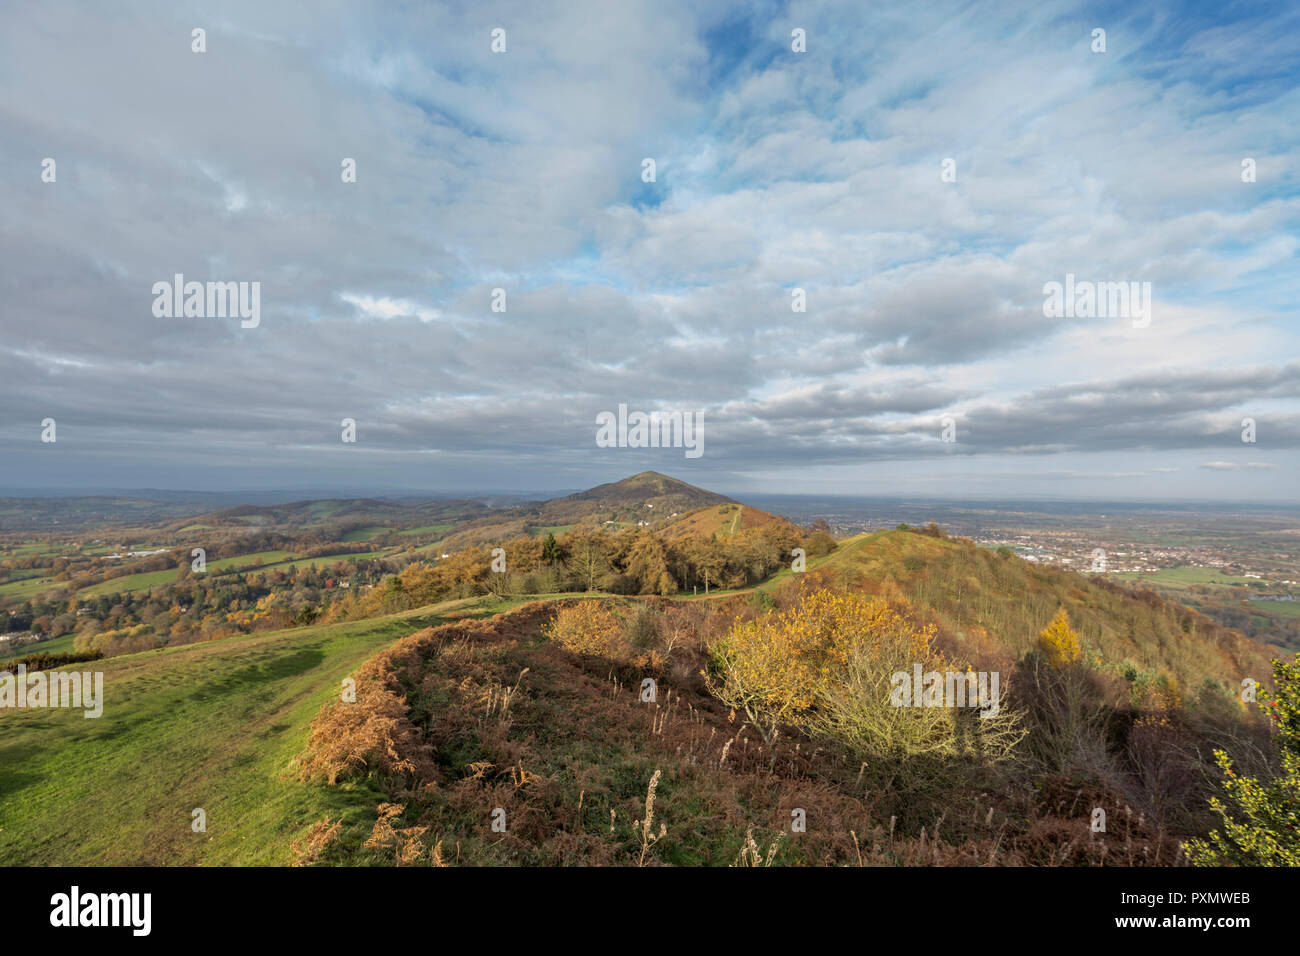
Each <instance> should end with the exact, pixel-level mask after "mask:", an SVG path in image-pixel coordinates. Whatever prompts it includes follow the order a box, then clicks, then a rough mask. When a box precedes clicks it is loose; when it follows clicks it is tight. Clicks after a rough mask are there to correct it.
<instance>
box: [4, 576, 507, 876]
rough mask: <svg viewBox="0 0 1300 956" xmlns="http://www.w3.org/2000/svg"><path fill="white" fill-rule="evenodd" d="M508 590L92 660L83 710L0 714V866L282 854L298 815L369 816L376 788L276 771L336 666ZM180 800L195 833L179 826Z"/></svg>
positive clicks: (346, 668)
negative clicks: (93, 712) (93, 714)
mask: <svg viewBox="0 0 1300 956" xmlns="http://www.w3.org/2000/svg"><path fill="white" fill-rule="evenodd" d="M517 603H520V602H518V601H513V602H496V603H488V601H487V600H486V599H470V600H461V601H452V602H447V603H444V604H441V605H437V606H436V607H430V608H423V609H420V610H416V611H409V612H406V613H403V614H398V615H393V616H390V617H385V618H376V619H373V620H367V621H358V622H351V623H346V624H332V625H326V626H324V627H309V628H295V629H291V630H285V631H274V632H268V633H265V634H255V635H251V636H248V637H240V638H228V639H225V640H220V641H212V642H209V643H204V644H192V645H189V646H185V647H177V648H163V649H161V650H156V651H147V652H144V653H140V654H128V655H124V656H122V657H115V658H112V659H110V660H107V661H100V662H96V663H95V664H94V665H92V666H93V669H95V670H101V671H103V673H104V696H105V703H104V714H103V716H102V717H100V718H99V719H94V720H92V719H86V718H85V717H83V716H82V713H81V712H80V711H67V710H13V711H5V712H3V713H0V728H2V729H0V767H3V768H4V773H3V774H0V865H13V864H28V865H33V864H39V865H45V866H49V865H85V864H90V865H124V864H142V865H183V864H209V865H212V864H218V865H220V864H235V863H239V864H250V865H257V864H281V865H283V864H287V863H288V862H289V860H290V849H289V845H290V842H291V841H292V840H293V839H295V838H298V837H300V836H301V835H302V833H303V832H304V831H305V830H306V829H307V828H308V827H310V825H311V824H313V823H314V822H316V821H317V820H319V819H321V818H322V817H323V816H325V815H326V814H330V815H331V816H332V817H333V818H338V817H340V816H342V817H343V818H344V819H345V824H346V823H352V822H356V821H358V820H361V819H369V818H370V817H373V815H374V806H375V803H376V802H377V801H378V800H379V799H380V797H379V795H377V794H376V793H373V792H371V791H370V790H369V789H366V788H361V789H358V788H356V787H352V786H341V787H335V788H322V787H307V786H302V785H300V784H298V783H297V782H296V780H295V779H294V778H293V775H292V773H291V771H290V765H291V762H292V760H293V758H294V756H295V755H296V754H297V753H298V752H299V751H300V750H301V749H302V747H303V745H304V743H305V742H306V734H307V730H308V727H309V725H310V724H311V721H312V720H313V719H314V718H315V716H316V714H317V713H318V712H319V710H320V708H321V706H322V705H323V704H324V703H325V702H326V701H327V700H329V699H330V698H331V697H332V696H333V695H334V694H336V693H337V692H338V688H339V682H340V681H341V680H342V678H344V677H346V676H347V675H348V674H349V673H350V672H351V671H352V670H353V669H354V668H355V667H356V666H357V665H358V664H359V663H360V662H362V661H363V660H365V659H366V658H367V657H369V656H370V655H371V654H373V653H374V652H375V651H376V650H378V649H379V648H380V647H382V646H384V645H386V644H389V643H391V642H392V641H394V640H396V639H398V638H400V637H403V636H405V635H407V634H409V633H411V632H413V631H415V630H418V629H419V628H422V627H427V626H430V625H435V624H440V623H443V622H444V618H443V617H442V615H444V614H446V613H447V612H449V611H453V610H472V611H474V612H475V613H476V614H484V615H486V614H490V613H495V612H496V611H499V610H503V609H506V608H507V607H510V606H514V605H515V604H517ZM195 808H202V809H203V810H205V811H206V813H207V832H206V833H194V832H192V831H191V828H190V821H191V813H192V811H193V810H194V809H195Z"/></svg>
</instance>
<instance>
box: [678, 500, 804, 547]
mask: <svg viewBox="0 0 1300 956" xmlns="http://www.w3.org/2000/svg"><path fill="white" fill-rule="evenodd" d="M762 528H781V529H785V530H787V531H789V532H790V533H791V534H794V535H798V534H800V533H801V532H800V530H799V528H797V527H796V526H795V525H794V524H793V523H792V522H790V521H788V520H786V519H785V518H782V517H780V516H778V515H774V514H769V513H768V512H766V511H761V510H759V509H758V508H751V507H749V506H748V505H742V504H737V503H733V504H722V505H713V506H712V507H710V508H701V509H699V510H698V511H692V512H689V513H688V514H684V515H680V516H678V517H676V518H671V519H670V520H669V521H668V523H667V524H665V525H661V526H660V527H658V528H657V529H656V530H657V531H659V532H660V533H661V534H662V535H663V536H664V537H665V538H667V539H669V540H670V541H678V540H681V539H683V538H708V537H712V536H714V535H716V536H717V537H718V538H720V539H725V538H730V537H731V536H732V535H734V534H737V533H738V532H741V531H757V530H760V529H762Z"/></svg>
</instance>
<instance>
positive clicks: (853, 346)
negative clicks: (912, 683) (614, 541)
mask: <svg viewBox="0 0 1300 956" xmlns="http://www.w3.org/2000/svg"><path fill="white" fill-rule="evenodd" d="M698 6H705V7H706V8H707V9H705V10H703V11H701V10H699V9H695V7H698ZM196 27H197V28H202V29H204V30H205V31H206V45H207V49H206V52H203V53H195V52H193V51H192V49H191V31H192V30H193V29H194V28H196ZM495 28H501V29H504V30H505V31H506V51H505V52H504V53H494V52H493V51H492V50H491V47H490V44H491V31H492V30H493V29H495ZM795 29H801V30H803V31H804V32H805V35H806V42H807V51H806V52H804V53H796V52H794V51H793V50H792V49H791V33H792V31H793V30H795ZM1095 29H1103V30H1105V39H1106V49H1105V52H1095V51H1094V50H1093V49H1092V46H1093V43H1094V40H1093V31H1094V30H1095ZM1298 73H1300V10H1298V9H1297V8H1296V7H1295V6H1294V5H1286V4H1255V3H1238V4H1226V5H1224V4H1213V5H1211V4H1150V5H1142V6H1141V8H1140V9H1134V8H1133V6H1132V5H1127V4H1100V5H1099V4H1088V5H1082V4H1068V3H1026V4H1007V3H990V4H970V5H961V4H924V3H909V4H899V5H893V4H862V3H853V2H846V3H786V4H778V3H759V4H707V5H698V4H688V3H672V2H668V3H664V2H654V3H651V2H644V3H636V2H619V3H572V2H570V3H554V4H548V3H492V2H488V3H482V4H473V5H464V4H451V5H441V4H418V5H404V6H402V7H393V6H392V5H382V6H369V5H366V4H357V3H347V4H331V3H322V4H318V5H315V6H313V8H312V10H311V13H310V15H305V14H304V13H303V12H302V11H301V10H299V9H297V8H296V5H289V4H278V3H266V2H258V3H251V2H250V3H225V4H221V5H220V6H209V5H204V4H197V3H196V4H184V3H182V4H163V3H126V4H122V5H115V6H113V7H112V8H104V7H103V6H102V5H98V4H90V3H87V4H71V3H54V4H47V5H40V6H30V7H19V6H6V7H5V8H4V9H2V10H0V94H2V95H0V203H3V208H4V209H5V210H6V214H5V216H4V217H3V219H0V243H2V244H3V248H0V256H2V257H3V262H4V263H5V266H4V268H3V269H0V406H2V407H3V408H4V411H5V414H4V415H3V417H0V455H2V456H3V460H4V461H5V469H4V473H3V476H2V477H0V487H9V488H19V487H20V488H33V487H48V488H51V489H63V490H66V489H74V488H87V489H91V488H105V487H112V488H132V487H168V488H181V489H231V488H234V489H238V488H248V489H255V488H256V489H260V488H301V487H311V488H322V487H333V486H337V487H340V488H343V487H346V488H349V489H362V488H365V489H373V491H374V493H383V492H385V491H398V490H401V491H431V492H432V491H439V490H449V489H466V488H480V489H484V490H488V489H536V490H546V489H552V488H573V487H580V486H586V485H593V484H597V483H599V482H601V481H606V480H611V479H616V478H619V477H622V476H624V475H627V474H632V473H634V472H637V471H641V470H644V469H647V468H654V469H657V470H660V471H663V472H666V473H669V474H673V475H676V476H678V477H681V478H683V479H685V480H688V481H692V482H694V483H696V484H700V485H704V486H707V487H716V488H719V489H721V490H725V491H729V492H743V491H745V490H755V491H757V490H765V491H773V492H789V493H799V492H807V493H814V494H826V493H835V492H842V493H856V494H870V495H880V494H885V495H891V494H897V495H907V494H924V495H926V496H930V497H934V496H943V495H949V496H952V497H954V498H956V497H968V496H1004V497H1016V496H1033V497H1041V496H1051V495H1057V496H1061V497H1083V498H1087V497H1096V498H1105V499H1112V500H1114V499H1124V498H1138V499H1171V500H1173V499H1186V498H1195V499H1216V498H1217V499H1222V500H1231V501H1243V502H1250V501H1278V500H1294V498H1295V492H1294V485H1295V480H1294V477H1293V476H1294V474H1295V471H1296V466H1297V464H1300V454H1298V452H1297V449H1298V447H1300V348H1298V346H1300V328H1298V327H1297V321H1296V303H1297V302H1298V301H1300V295H1298V293H1300V288H1298V286H1300V280H1298V279H1297V277H1298V276H1300V269H1297V244H1298V242H1300V238H1298V235H1297V224H1298V222H1300V176H1298V175H1297V160H1296V155H1297V152H1296V146H1297V143H1296V140H1297V138H1300V93H1298V92H1297V90H1298V89H1300V84H1297V82H1296V81H1297V74H1298ZM47 157H48V158H53V159H55V160H56V163H57V178H56V181H55V182H43V181H42V178H41V172H42V160H43V159H45V158H47ZM345 157H350V158H353V159H355V160H356V163H357V181H356V182H355V183H344V182H342V181H341V177H340V175H339V171H340V163H341V161H342V159H343V158H345ZM646 158H653V159H654V160H655V165H656V173H657V175H656V178H655V181H654V182H644V181H643V179H642V168H643V167H642V162H643V160H644V159H646ZM1248 158H1249V159H1252V160H1254V163H1255V171H1256V177H1255V181H1254V182H1243V179H1242V162H1243V160H1245V159H1248ZM948 159H951V160H953V162H954V163H955V171H956V178H955V181H945V180H944V178H943V177H942V176H941V171H942V168H943V163H944V161H945V160H948ZM178 272H179V273H184V274H185V276H186V277H187V279H191V280H199V281H206V280H213V281H258V282H260V283H261V296H262V312H261V321H260V323H259V325H258V326H257V327H256V328H241V327H240V323H239V322H238V321H231V320H229V319H221V318H198V317H191V318H188V319H176V318H159V317H156V316H155V315H154V314H153V312H152V310H151V304H152V301H153V296H152V295H151V288H152V286H153V284H154V283H155V282H157V281H159V280H169V279H170V278H171V277H172V276H173V275H174V274H175V273H178ZM1067 274H1073V275H1075V276H1076V277H1078V278H1079V279H1082V280H1088V281H1095V282H1103V283H1112V282H1137V283H1143V282H1149V283H1150V284H1151V296H1152V303H1151V320H1150V323H1149V324H1148V325H1145V326H1142V327H1137V326H1135V323H1134V322H1132V321H1130V320H1129V319H1128V318H1127V317H1118V318H1117V317H1079V318H1069V319H1065V318H1060V319H1058V318H1048V317H1045V316H1044V314H1043V301H1044V293H1043V288H1044V285H1045V284H1046V283H1049V282H1054V281H1056V282H1063V281H1064V279H1065V276H1066V275H1067ZM498 288H500V289H504V290H505V293H506V302H507V308H506V311H505V312H494V311H492V308H491V303H492V300H493V290H494V289H498ZM795 288H799V289H803V290H804V291H805V293H806V301H807V308H806V311H805V312H798V313H797V312H793V311H792V310H791V291H792V290H793V289H795ZM619 404H627V405H628V406H629V407H630V408H633V409H642V410H645V411H652V410H664V411H670V410H683V411H685V410H690V411H695V412H702V413H703V415H704V422H705V431H704V434H705V442H704V447H705V451H704V454H703V455H702V456H701V457H699V458H689V459H688V458H687V457H686V456H685V455H684V454H683V451H682V450H681V449H636V448H597V447H596V445H595V432H596V427H595V416H596V415H597V414H598V413H600V412H602V411H609V410H614V409H616V408H617V407H618V405H619ZM344 417H350V418H353V419H355V420H356V422H357V439H358V440H357V442H356V443H355V444H345V443H343V442H341V441H340V431H341V430H340V422H341V420H342V419H343V418H344ZM1245 417H1251V418H1253V419H1254V420H1255V421H1256V439H1257V440H1256V441H1255V442H1253V443H1244V442H1242V441H1241V432H1242V428H1241V421H1242V419H1243V418H1245ZM46 418H53V419H55V421H56V422H57V441H56V442H54V443H48V442H42V441H41V430H42V429H41V422H42V421H43V420H44V419H46ZM947 419H951V420H952V422H953V423H954V425H955V437H956V440H955V441H953V442H945V441H943V440H941V435H942V433H943V429H944V422H945V420H947Z"/></svg>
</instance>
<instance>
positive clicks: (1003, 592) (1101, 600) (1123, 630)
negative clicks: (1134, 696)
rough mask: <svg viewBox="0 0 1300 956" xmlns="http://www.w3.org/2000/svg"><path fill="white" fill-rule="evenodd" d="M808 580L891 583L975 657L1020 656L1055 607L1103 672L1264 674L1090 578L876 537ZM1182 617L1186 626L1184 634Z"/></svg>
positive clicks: (1193, 679)
mask: <svg viewBox="0 0 1300 956" xmlns="http://www.w3.org/2000/svg"><path fill="white" fill-rule="evenodd" d="M909 559H910V560H909ZM918 563H919V567H918ZM808 570H809V571H810V572H811V571H816V570H821V571H823V572H825V573H828V574H829V575H831V578H832V581H835V582H837V583H838V582H840V581H853V580H855V579H856V580H858V581H863V580H865V581H866V582H868V585H867V586H868V587H871V586H872V585H873V584H874V583H875V582H879V581H882V580H883V579H884V578H886V577H892V578H893V579H894V580H895V581H896V582H897V583H898V585H899V588H900V589H901V590H902V592H903V594H904V595H906V596H907V597H908V598H909V599H911V600H912V601H913V602H914V603H915V604H917V605H919V606H921V607H923V608H926V609H928V611H929V612H930V613H931V614H932V615H933V618H934V620H935V621H936V623H938V624H939V626H940V628H941V630H943V631H946V632H947V633H948V635H949V638H950V640H949V641H948V643H950V644H952V645H954V646H955V647H956V648H957V649H958V650H960V651H963V652H966V653H968V654H970V655H972V656H975V657H979V656H981V655H985V654H989V653H995V654H996V653H1003V654H1009V655H1011V656H1013V657H1018V656H1020V655H1021V654H1023V653H1024V652H1025V651H1027V650H1029V649H1030V648H1031V647H1033V646H1034V643H1035V640H1036V638H1037V635H1038V633H1039V631H1041V630H1042V628H1044V627H1046V626H1047V623H1048V622H1049V621H1050V620H1051V618H1052V615H1053V614H1055V613H1056V611H1057V609H1058V608H1060V607H1062V606H1064V607H1065V608H1066V609H1067V611H1068V612H1069V615H1070V621H1071V624H1072V626H1073V627H1074V628H1075V630H1076V631H1078V632H1079V635H1080V638H1081V640H1082V643H1083V647H1084V651H1085V653H1088V652H1091V653H1092V654H1094V655H1095V656H1096V657H1097V658H1099V659H1100V661H1101V663H1102V665H1103V666H1110V667H1118V666H1119V665H1120V664H1122V663H1123V662H1124V661H1125V660H1130V661H1132V662H1133V663H1134V664H1136V665H1137V666H1138V667H1140V668H1143V669H1146V670H1149V671H1158V670H1162V669H1163V670H1167V671H1170V672H1171V673H1173V674H1174V675H1176V676H1177V677H1178V679H1179V682H1180V683H1181V685H1182V686H1183V687H1184V688H1186V689H1188V690H1189V691H1191V690H1195V688H1197V687H1199V685H1200V684H1201V683H1202V681H1204V680H1206V679H1207V678H1208V679H1211V680H1217V681H1220V682H1223V683H1225V684H1230V685H1232V686H1236V684H1237V682H1238V681H1239V680H1240V679H1241V677H1243V676H1250V677H1254V678H1256V679H1259V680H1263V679H1264V678H1265V677H1266V676H1267V675H1268V673H1269V671H1270V669H1269V666H1268V658H1269V656H1270V653H1269V651H1268V650H1267V649H1266V648H1265V647H1264V646H1263V645H1261V644H1258V643H1256V642H1254V641H1250V640H1247V639H1246V638H1242V637H1239V636H1235V635H1232V634H1226V633H1225V632H1222V631H1216V630H1215V629H1214V628H1212V627H1209V626H1207V625H1208V622H1206V621H1204V620H1203V619H1198V618H1195V617H1194V616H1191V615H1186V612H1183V611H1182V610H1181V609H1179V608H1176V607H1173V606H1164V607H1153V606H1151V605H1148V604H1146V603H1143V602H1142V601H1137V600H1133V599H1131V598H1129V597H1127V596H1125V595H1123V594H1119V593H1116V592H1114V591H1112V590H1110V589H1109V588H1107V587H1105V586H1104V584H1103V583H1102V582H1101V581H1100V580H1099V579H1094V578H1093V577H1091V576H1088V575H1081V574H1077V573H1075V572H1069V571H1060V570H1057V569H1053V568H1046V567H1040V566H1037V565H1034V564H1031V563H1029V562H1026V561H1021V560H1019V559H1017V558H1015V557H1009V556H1003V555H999V554H997V553H996V552H992V551H988V550H984V549H978V548H971V547H968V546H966V545H964V544H962V543H960V542H957V541H948V540H940V539H936V538H931V537H929V536H927V535H922V534H917V533H915V532H905V531H877V532H874V533H871V534H863V535H858V536H856V537H853V538H849V539H846V540H844V541H842V542H840V546H839V548H837V549H836V551H834V552H833V553H832V554H830V555H828V556H825V557H822V558H810V559H809V561H808ZM790 577H791V573H790V572H789V571H788V570H786V571H782V572H781V573H780V574H778V575H776V576H775V577H774V578H772V579H771V580H769V581H768V582H765V583H764V584H763V585H762V588H763V589H765V590H770V589H772V588H775V587H779V586H780V585H781V584H782V583H783V582H784V581H785V580H788V579H789V578H790ZM1184 615H1186V616H1187V618H1188V619H1190V625H1189V626H1188V628H1187V629H1186V630H1184Z"/></svg>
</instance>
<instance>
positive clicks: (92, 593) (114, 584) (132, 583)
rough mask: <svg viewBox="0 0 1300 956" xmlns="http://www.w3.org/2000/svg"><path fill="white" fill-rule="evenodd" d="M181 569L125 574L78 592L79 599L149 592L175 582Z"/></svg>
mask: <svg viewBox="0 0 1300 956" xmlns="http://www.w3.org/2000/svg"><path fill="white" fill-rule="evenodd" d="M179 573H180V569H179V568H168V569H167V570H165V571H145V572H143V573H141V574H125V575H123V576H122V577H120V578H109V579H108V580H107V581H101V582H100V583H99V584H92V585H90V586H89V587H85V588H82V589H81V590H80V591H78V592H77V595H78V597H82V598H88V597H98V596H99V595H101V594H126V593H127V592H129V591H147V590H149V588H154V587H158V585H160V584H166V583H168V582H169V581H175V580H176V577H177V575H178V574H179Z"/></svg>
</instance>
